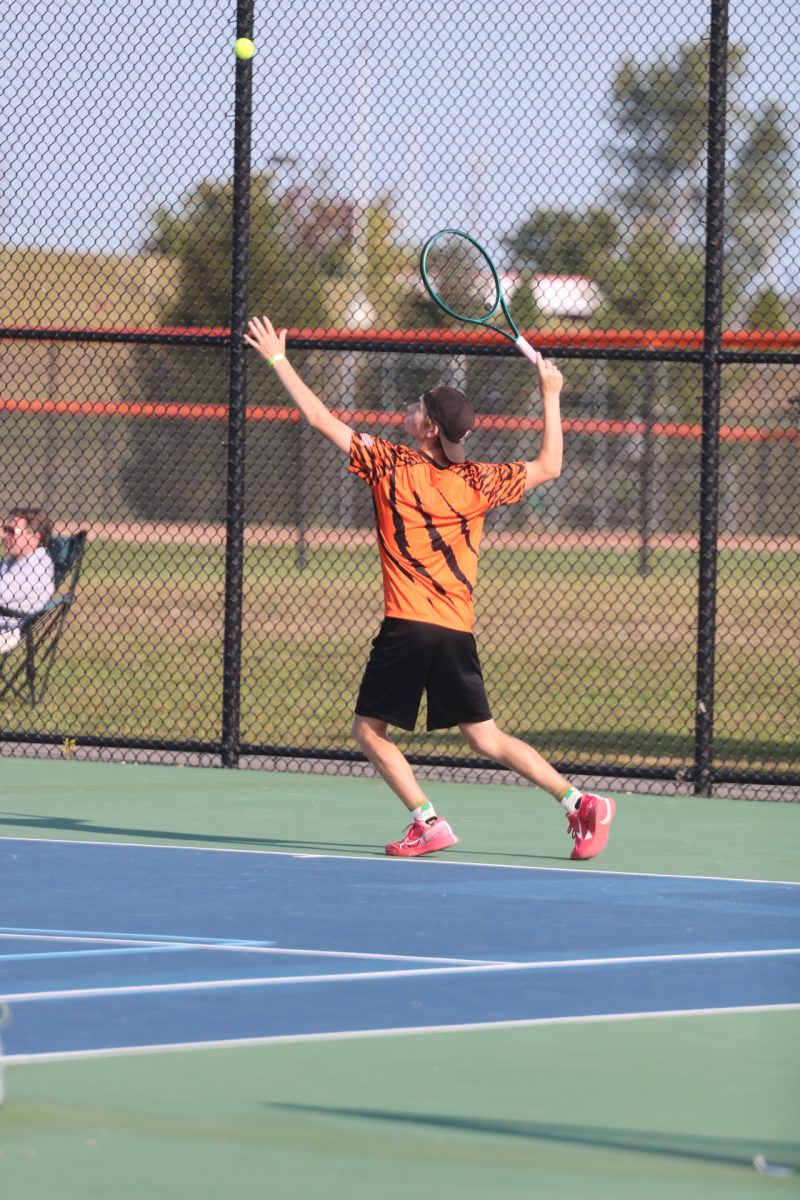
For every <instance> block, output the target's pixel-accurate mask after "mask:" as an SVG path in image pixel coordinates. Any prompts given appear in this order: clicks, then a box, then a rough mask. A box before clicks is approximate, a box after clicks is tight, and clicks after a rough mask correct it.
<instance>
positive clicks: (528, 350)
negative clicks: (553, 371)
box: [515, 333, 539, 366]
mask: <svg viewBox="0 0 800 1200" xmlns="http://www.w3.org/2000/svg"><path fill="white" fill-rule="evenodd" d="M515 344H516V347H517V349H518V350H519V352H520V354H524V355H525V357H526V358H529V359H530V360H531V362H532V363H533V365H534V366H538V365H539V351H538V350H534V348H533V346H532V345H531V344H530V342H527V341H526V340H525V338H524V337H523V336H522V334H521V333H519V334H517V340H516V343H515Z"/></svg>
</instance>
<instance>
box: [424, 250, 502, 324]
mask: <svg viewBox="0 0 800 1200" xmlns="http://www.w3.org/2000/svg"><path fill="white" fill-rule="evenodd" d="M425 270H426V274H427V276H428V281H429V283H430V286H431V287H432V289H433V291H434V292H435V293H436V296H437V297H438V299H439V301H440V302H441V303H442V304H443V305H444V307H445V308H447V309H449V310H450V311H451V312H452V313H454V314H455V315H456V316H458V317H466V318H468V319H469V320H472V321H482V320H485V319H486V318H487V317H489V316H491V314H492V313H493V312H494V310H495V308H496V307H497V303H498V301H499V299H500V296H499V292H498V289H497V283H496V281H495V276H494V272H493V271H492V267H491V264H490V263H489V261H488V260H487V258H486V256H485V255H484V254H483V253H482V252H481V250H480V249H479V248H478V247H477V246H474V245H473V244H472V242H470V241H468V240H467V239H466V238H463V237H459V236H458V234H445V235H444V236H443V237H441V238H437V239H436V240H435V241H434V242H433V243H432V245H431V246H430V247H429V249H428V253H427V258H426V263H425Z"/></svg>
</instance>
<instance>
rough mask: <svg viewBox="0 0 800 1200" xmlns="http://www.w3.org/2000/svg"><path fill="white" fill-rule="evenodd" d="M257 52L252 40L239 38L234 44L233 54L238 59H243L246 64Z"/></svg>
mask: <svg viewBox="0 0 800 1200" xmlns="http://www.w3.org/2000/svg"><path fill="white" fill-rule="evenodd" d="M255 52H256V48H255V46H254V44H253V43H252V42H251V41H250V38H237V39H236V41H235V42H234V43H233V53H234V54H235V55H236V57H237V58H241V59H242V60H243V61H244V62H248V61H249V59H251V58H252V57H253V55H254V54H255Z"/></svg>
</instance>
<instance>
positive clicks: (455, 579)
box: [350, 433, 526, 632]
mask: <svg viewBox="0 0 800 1200" xmlns="http://www.w3.org/2000/svg"><path fill="white" fill-rule="evenodd" d="M350 471H351V472H352V473H353V474H354V475H357V476H358V477H359V478H360V479H363V480H364V481H365V482H366V483H367V484H368V485H369V487H370V489H371V491H372V499H373V503H374V505H375V525H376V529H377V534H378V545H379V549H380V556H381V567H382V569H383V599H384V611H385V613H386V616H387V617H400V618H402V619H405V620H407V621H426V622H428V623H429V624H431V625H444V626H445V627H446V628H448V629H461V630H465V631H466V632H470V631H471V629H472V625H473V621H474V610H473V603H472V593H473V591H474V588H475V580H476V578H477V575H478V550H479V547H480V539H481V533H482V532H483V521H484V517H485V515H486V513H487V511H488V510H489V509H490V508H499V507H500V506H501V505H503V504H516V503H517V502H518V501H519V500H521V499H522V497H523V495H524V494H525V474H526V466H525V463H524V462H512V463H477V462H464V463H450V464H449V465H448V466H446V467H439V466H437V465H436V463H435V462H434V461H433V460H432V459H431V458H429V457H428V456H427V455H426V454H422V453H421V451H419V450H412V449H410V448H408V447H407V446H397V445H395V444H394V443H393V442H386V441H384V440H383V438H379V437H370V436H369V434H357V433H354V434H353V437H352V440H351V443H350Z"/></svg>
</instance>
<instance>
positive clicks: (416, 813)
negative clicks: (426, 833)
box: [411, 800, 436, 825]
mask: <svg viewBox="0 0 800 1200" xmlns="http://www.w3.org/2000/svg"><path fill="white" fill-rule="evenodd" d="M435 818H436V809H435V808H434V807H433V805H432V804H431V802H430V800H426V801H425V803H424V804H421V805H420V806H419V808H412V810H411V820H412V821H422V823H423V825H424V824H425V822H426V821H433V820H434V819H435Z"/></svg>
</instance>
